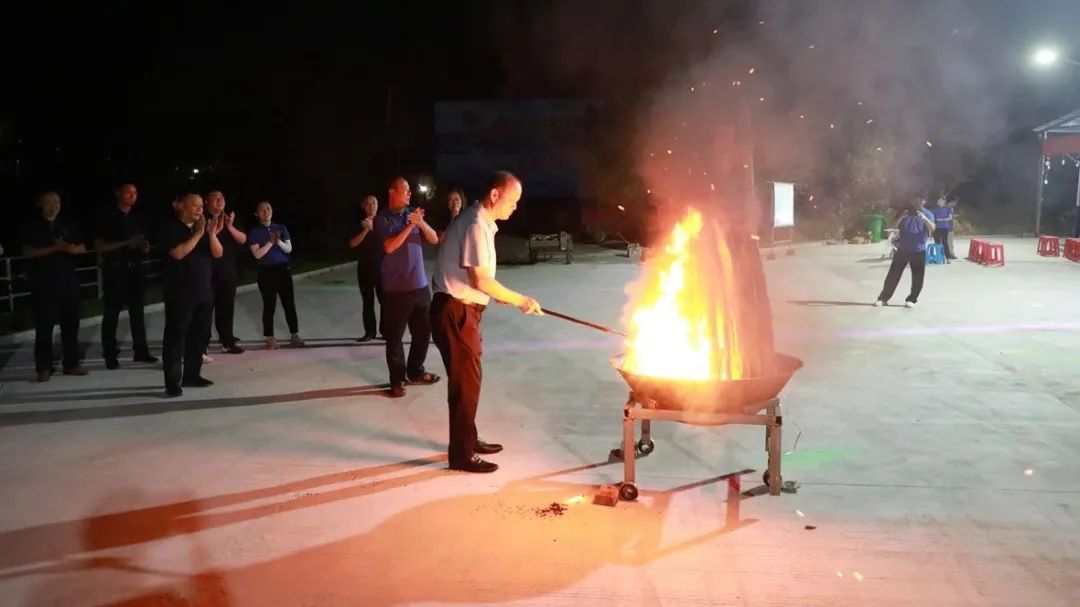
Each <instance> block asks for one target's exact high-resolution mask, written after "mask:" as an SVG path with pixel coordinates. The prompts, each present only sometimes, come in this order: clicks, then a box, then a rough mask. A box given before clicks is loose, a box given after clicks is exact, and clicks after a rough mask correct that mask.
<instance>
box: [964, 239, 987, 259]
mask: <svg viewBox="0 0 1080 607" xmlns="http://www.w3.org/2000/svg"><path fill="white" fill-rule="evenodd" d="M985 256H986V241H984V240H979V239H977V238H972V239H971V243H970V244H968V261H974V262H975V263H982V260H983V257H985Z"/></svg>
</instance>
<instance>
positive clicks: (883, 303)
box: [874, 299, 885, 308]
mask: <svg viewBox="0 0 1080 607" xmlns="http://www.w3.org/2000/svg"><path fill="white" fill-rule="evenodd" d="M883 305H885V302H883V301H881V300H880V299H879V300H877V301H875V302H874V307H875V308H880V307H881V306H883Z"/></svg>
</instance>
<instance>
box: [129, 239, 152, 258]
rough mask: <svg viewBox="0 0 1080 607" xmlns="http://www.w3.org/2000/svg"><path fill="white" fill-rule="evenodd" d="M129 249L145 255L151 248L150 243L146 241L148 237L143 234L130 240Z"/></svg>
mask: <svg viewBox="0 0 1080 607" xmlns="http://www.w3.org/2000/svg"><path fill="white" fill-rule="evenodd" d="M128 247H130V248H132V249H136V250H138V251H143V252H144V253H145V252H146V251H147V249H149V248H150V243H149V242H147V241H146V237H145V236H143V235H142V234H136V235H134V236H132V237H131V238H129V239H128Z"/></svg>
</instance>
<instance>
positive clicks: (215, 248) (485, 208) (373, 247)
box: [0, 172, 542, 472]
mask: <svg viewBox="0 0 1080 607" xmlns="http://www.w3.org/2000/svg"><path fill="white" fill-rule="evenodd" d="M521 192H522V185H521V181H520V180H519V179H518V178H517V177H515V176H514V175H512V174H510V173H506V172H499V173H496V174H495V175H494V177H493V179H492V182H491V185H490V187H489V188H488V189H487V191H486V192H485V193H484V196H483V197H482V198H481V199H480V200H479V201H477V202H476V203H474V204H473V205H470V206H467V207H466V204H465V201H466V197H465V194H464V192H462V191H461V190H457V189H455V190H451V191H450V193H449V195H448V197H447V210H448V212H449V217H450V220H449V222H448V223H447V225H446V226H445V229H443V230H436V229H434V228H433V227H432V226H431V225H429V223H428V221H427V220H426V218H425V211H424V209H423V208H415V207H412V206H410V200H411V196H412V190H411V187H410V185H409V182H408V180H406V179H405V178H403V177H398V178H395V179H394V180H393V182H392V183H391V184H390V187H389V189H388V191H387V204H386V206H385V207H383V208H382V209H379V203H378V199H377V198H376V197H375V196H374V195H369V196H367V197H365V198H364V200H363V202H362V204H361V207H362V211H363V218H362V219H361V221H360V228H359V230H358V231H357V232H356V233H355V234H354V235H353V236H352V237H351V238H350V239H349V242H348V244H349V246H350V247H351V248H353V249H355V250H356V252H357V264H356V279H357V285H358V287H359V290H360V295H361V307H362V313H361V316H362V318H363V331H364V332H363V334H362V335H361V336H360V337H359V338H358V340H357V341H360V342H368V341H371V340H373V339H376V338H378V337H379V336H380V334H381V337H382V339H383V340H384V341H385V351H386V366H387V370H388V374H389V387H388V389H387V394H388V396H390V397H393V398H401V397H403V396H405V395H406V386H413V385H417V386H423V385H431V384H435V383H438V382H439V381H440V380H441V379H442V378H441V377H440V376H439V375H437V374H435V373H432V372H430V371H428V370H427V369H426V368H425V362H426V359H427V353H428V347H429V344H430V343H431V342H432V341H434V343H435V345H436V347H437V348H438V350H439V353H440V355H441V358H442V361H443V366H444V368H445V369H446V373H447V376H448V379H447V401H448V405H449V419H450V432H449V435H450V439H449V446H448V455H449V462H450V467H451V468H454V469H458V470H464V471H468V472H491V471H494V470H495V469H497V468H498V466H497V465H496V464H494V463H492V462H488V461H485V460H483V459H481V458H480V456H481V455H490V454H493V453H498V452H499V451H501V450H502V446H501V445H499V444H497V443H490V442H485V441H483V440H481V439H480V438H479V437H478V433H477V430H476V425H475V419H476V411H477V407H478V406H479V398H480V384H481V375H482V374H481V362H480V358H481V330H480V321H481V317H482V314H483V312H484V309H485V308H486V306H487V305H488V304H489V303H490V302H491V301H492V300H494V301H495V302H497V303H501V304H506V305H513V306H515V307H517V308H518V309H520V310H521V311H522V312H524V313H526V314H533V315H539V314H541V313H542V311H541V308H540V305H539V304H538V303H537V302H536V300H534V299H532V298H531V297H528V296H526V295H523V294H521V293H518V292H516V291H513V290H511V289H508V288H506V287H505V286H503V285H502V284H501V283H499V282H498V281H497V280H496V279H495V268H496V256H495V241H494V238H495V232H496V231H497V230H498V227H497V226H496V221H502V220H506V219H509V217H510V216H511V214H513V212H514V210H515V209H516V208H517V203H518V200H520V198H521ZM115 195H116V200H115V204H114V205H112V206H111V207H110V208H108V209H107V210H106V211H105V212H104V213H102V214H101V216H100V217H99V218H98V222H97V225H96V228H95V232H94V240H93V244H94V250H95V251H96V252H97V254H98V255H99V263H100V265H101V278H102V290H103V303H104V310H103V315H102V322H101V347H102V354H103V357H104V359H105V367H106V368H107V369H109V370H116V369H119V368H120V367H121V364H120V354H121V348H120V344H119V342H118V341H117V338H116V332H117V326H118V324H119V315H120V312H121V311H122V310H123V309H125V308H126V309H127V310H128V319H129V323H130V330H131V347H132V360H133V361H135V362H140V363H150V364H156V363H158V362H159V360H158V358H157V357H156V356H154V355H153V354H152V353H151V351H150V345H149V341H148V339H147V332H146V324H145V319H144V312H143V309H144V305H145V298H146V286H147V276H146V263H145V262H146V260H147V257H148V256H149V255H150V254H151V251H152V250H153V249H156V250H157V251H159V252H160V254H161V259H162V272H161V276H162V293H163V299H164V308H165V326H164V330H163V335H162V347H161V361H160V362H161V366H162V370H163V372H164V383H165V394H166V395H167V396H169V397H178V396H180V395H182V394H183V392H184V388H202V387H206V386H210V385H213V382H212V381H211V380H209V379H207V378H205V377H204V376H203V373H202V368H203V364H204V362H208V361H210V360H211V359H210V358H209V356H208V348H209V344H210V341H211V330H212V328H213V329H216V331H217V336H218V340H219V342H220V345H221V348H222V351H223V352H226V353H229V354H242V353H243V352H244V349H243V347H241V345H240V340H239V339H238V338H237V337H236V335H235V333H234V332H233V324H234V323H233V316H234V309H235V305H234V304H235V299H236V290H237V280H238V263H239V258H240V255H241V254H242V252H243V251H244V249H245V248H246V249H247V251H248V252H249V253H250V254H251V256H252V258H253V259H254V261H255V264H256V266H257V268H258V281H257V282H258V288H259V292H260V295H261V297H262V329H263V338H264V340H265V347H266V348H267V349H268V350H275V349H277V348H278V347H279V344H278V342H277V339H276V337H275V335H274V318H275V314H276V309H277V303H278V301H280V302H281V307H282V308H283V311H284V314H285V321H286V324H287V326H288V330H289V342H288V343H289V345H290V346H292V347H298V348H299V347H304V345H305V344H304V341H303V339H302V338H301V337H300V329H299V321H298V318H297V312H296V299H295V294H294V288H293V277H292V254H293V242H292V236H291V235H290V233H289V230H288V228H287V227H286V226H285V225H283V224H281V223H276V222H274V221H273V219H274V211H273V206H272V205H271V203H270V202H269V201H261V202H259V203H258V205H257V206H256V210H255V219H256V221H255V222H254V224H253V225H252V227H251V228H250V229H248V230H247V231H244V230H243V229H242V228H241V227H240V226H239V225H238V224H237V221H236V214H235V213H234V212H228V211H227V210H226V201H225V196H224V194H223V193H222V192H220V191H216V190H215V191H211V192H208V193H207V194H206V195H205V197H204V196H203V195H201V194H198V193H194V192H189V193H185V194H184V195H183V196H180V197H179V198H177V199H176V200H174V201H173V203H172V206H173V215H172V217H170V218H168V219H167V220H166V221H164V222H163V223H162V225H160V226H158V227H157V229H156V230H154V231H151V230H150V229H149V226H147V225H146V223H145V222H144V221H143V220H142V218H141V215H140V214H139V213H137V212H135V207H136V204H137V201H138V190H137V188H136V186H135V185H134V184H131V183H125V184H123V185H121V186H120V187H118V188H117V189H116V192H115ZM35 204H36V205H37V207H38V211H39V213H38V215H37V216H36V217H34V218H33V219H32V220H31V221H30V222H28V223H27V224H26V225H25V226H24V227H23V229H22V232H21V245H22V253H23V256H24V257H26V258H27V266H26V273H27V276H28V279H29V283H30V293H31V308H32V312H33V315H34V319H35V342H34V360H35V373H36V376H35V377H36V380H37V381H38V382H46V381H49V380H50V379H51V377H52V375H53V374H55V372H56V368H55V366H54V361H55V359H54V358H53V330H54V328H55V327H56V325H57V324H59V325H60V335H61V344H62V348H63V355H62V357H61V363H62V371H63V373H64V374H65V375H74V376H83V375H87V373H88V371H87V369H86V368H85V367H84V366H83V365H82V361H81V360H80V351H79V342H78V332H79V305H80V285H79V280H78V277H77V273H76V271H77V266H78V264H77V257H78V256H80V255H84V254H86V253H87V252H88V250H87V247H86V244H85V243H86V238H85V237H84V235H83V234H82V232H81V231H80V230H79V229H78V226H76V225H75V224H74V223H72V222H69V221H68V220H67V219H66V218H65V217H64V216H63V215H61V214H60V209H61V200H60V196H59V195H58V194H57V193H56V192H46V193H44V194H41V195H40V196H38V198H37V199H36V201H35ZM425 245H427V246H437V247H438V248H439V250H438V254H437V258H436V267H435V272H434V274H433V275H432V276H431V278H430V280H429V278H428V275H427V272H426V270H425V268H424V247H425ZM0 254H3V252H2V249H0ZM376 300H377V301H378V302H379V310H378V313H377V312H376V309H375V302H376ZM376 321H378V322H376ZM406 329H408V331H409V335H410V344H409V349H408V350H409V351H408V354H407V355H406V352H405V347H404V335H405V330H406Z"/></svg>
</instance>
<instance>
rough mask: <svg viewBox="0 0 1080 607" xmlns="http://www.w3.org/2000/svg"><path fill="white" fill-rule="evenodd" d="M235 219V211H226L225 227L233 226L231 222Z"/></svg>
mask: <svg viewBox="0 0 1080 607" xmlns="http://www.w3.org/2000/svg"><path fill="white" fill-rule="evenodd" d="M235 221H236V213H235V212H233V213H227V214H226V215H225V227H226V228H231V227H233V223H234V222H235Z"/></svg>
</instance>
